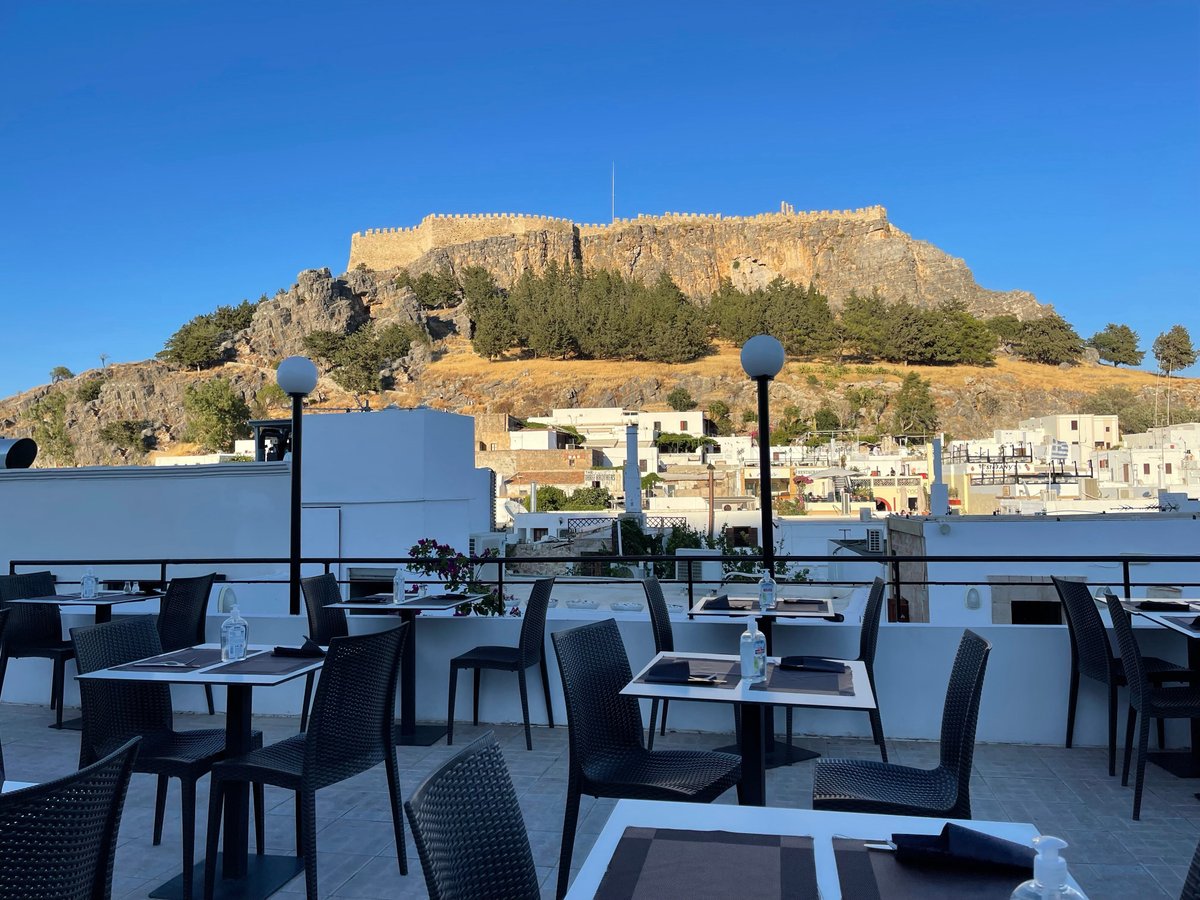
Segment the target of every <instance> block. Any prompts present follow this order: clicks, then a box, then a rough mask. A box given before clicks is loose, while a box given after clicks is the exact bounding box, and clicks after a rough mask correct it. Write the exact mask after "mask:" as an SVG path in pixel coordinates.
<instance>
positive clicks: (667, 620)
mask: <svg viewBox="0 0 1200 900" xmlns="http://www.w3.org/2000/svg"><path fill="white" fill-rule="evenodd" d="M642 587H643V588H644V589H645V591H646V607H647V609H649V611H650V630H651V632H653V634H654V652H655V653H672V652H674V650H675V632H674V631H673V630H672V629H671V612H670V610H668V609H667V598H666V597H664V596H663V592H662V585H661V584H659V583H658V579H657V578H655V577H654V576H653V575H651V576H649V577H648V578H644V579H642ZM670 702H671V701H670V700H663V701H662V724H661V726H660V727H661V729H662V730H661V731H660V732H659V734H663V735H665V734H666V733H667V707H668V705H669V704H670ZM657 719H658V698H657V697H655V698H653V699H651V701H650V729H649V730H648V731H647V732H646V748H647V749H648V750H653V749H654V726H655V724H656V720H657Z"/></svg>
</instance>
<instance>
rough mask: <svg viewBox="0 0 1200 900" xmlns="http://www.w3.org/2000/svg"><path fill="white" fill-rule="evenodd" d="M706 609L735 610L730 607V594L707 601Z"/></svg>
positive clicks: (705, 602) (720, 595) (705, 603)
mask: <svg viewBox="0 0 1200 900" xmlns="http://www.w3.org/2000/svg"><path fill="white" fill-rule="evenodd" d="M704 608H705V609H733V607H732V606H730V605H729V595H728V594H718V595H717V596H716V597H712V598H710V599H708V600H705V601H704Z"/></svg>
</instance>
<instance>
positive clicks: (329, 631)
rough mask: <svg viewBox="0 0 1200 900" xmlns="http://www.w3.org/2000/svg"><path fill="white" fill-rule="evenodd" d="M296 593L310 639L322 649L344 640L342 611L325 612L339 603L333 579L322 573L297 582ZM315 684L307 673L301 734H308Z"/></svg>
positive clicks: (339, 593) (347, 630)
mask: <svg viewBox="0 0 1200 900" xmlns="http://www.w3.org/2000/svg"><path fill="white" fill-rule="evenodd" d="M300 590H301V591H302V592H303V593H304V609H305V611H306V612H307V613H308V636H309V637H310V638H312V639H313V640H314V641H316V642H317V643H318V644H320V645H321V646H322V647H328V646H329V642H330V641H332V640H333V639H334V638H337V637H346V635H348V634H349V633H350V626H349V624H348V623H347V621H346V611H345V610H344V609H329V608H327V607H328V606H329V604H330V603H340V602H341V600H342V589H341V588H340V587H338V583H337V576H336V575H334V574H332V573H330V572H326V573H325V574H324V575H314V576H313V577H312V578H301V579H300ZM316 680H317V673H316V672H309V673H308V676H307V677H306V678H305V679H304V703H303V705H302V706H301V707H300V730H301V731H307V730H308V708H309V706H311V705H312V692H313V684H314V683H315V682H316Z"/></svg>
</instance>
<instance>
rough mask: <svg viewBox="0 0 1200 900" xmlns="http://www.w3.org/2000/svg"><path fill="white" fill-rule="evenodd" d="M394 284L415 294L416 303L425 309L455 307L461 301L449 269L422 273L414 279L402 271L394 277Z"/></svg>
mask: <svg viewBox="0 0 1200 900" xmlns="http://www.w3.org/2000/svg"><path fill="white" fill-rule="evenodd" d="M396 284H397V285H399V286H400V287H407V288H409V289H410V290H411V291H412V292H413V293H414V294H416V297H417V303H419V304H420V305H421V306H423V307H424V308H426V309H442V308H444V307H447V306H457V305H458V304H459V303H460V302H461V301H462V293H461V292H460V289H459V286H458V280H457V279H455V277H454V275H453V274H452V273H451V272H450V270H449V269H439V270H438V271H436V272H422V273H421V274H420V275H418V276H417V277H416V278H413V277H412V276H411V275H409V273H408V272H407V271H404V272H401V273H400V274H399V275H398V276H396Z"/></svg>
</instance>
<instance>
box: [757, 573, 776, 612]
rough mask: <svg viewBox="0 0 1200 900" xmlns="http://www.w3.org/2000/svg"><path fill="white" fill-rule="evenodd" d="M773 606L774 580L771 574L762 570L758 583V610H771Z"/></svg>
mask: <svg viewBox="0 0 1200 900" xmlns="http://www.w3.org/2000/svg"><path fill="white" fill-rule="evenodd" d="M774 606H775V579H774V578H772V577H771V573H770V572H768V571H766V570H764V571H763V577H762V580H761V581H760V582H759V583H758V608H759V609H760V610H765V609H772V608H773V607H774Z"/></svg>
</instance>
